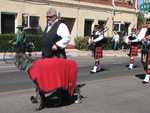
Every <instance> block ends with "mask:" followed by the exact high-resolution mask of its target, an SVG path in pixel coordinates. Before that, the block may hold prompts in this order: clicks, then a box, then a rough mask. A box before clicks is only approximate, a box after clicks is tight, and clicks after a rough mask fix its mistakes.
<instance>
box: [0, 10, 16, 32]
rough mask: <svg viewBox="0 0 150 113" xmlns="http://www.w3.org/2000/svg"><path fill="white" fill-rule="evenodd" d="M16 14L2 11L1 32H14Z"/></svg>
mask: <svg viewBox="0 0 150 113" xmlns="http://www.w3.org/2000/svg"><path fill="white" fill-rule="evenodd" d="M15 16H16V15H15V14H11V13H2V14H1V33H2V34H5V33H14V32H15Z"/></svg>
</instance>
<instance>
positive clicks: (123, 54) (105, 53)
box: [66, 49, 129, 57]
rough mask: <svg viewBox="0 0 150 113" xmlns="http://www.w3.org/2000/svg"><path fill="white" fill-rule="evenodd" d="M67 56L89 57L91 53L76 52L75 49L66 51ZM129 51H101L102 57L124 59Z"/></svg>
mask: <svg viewBox="0 0 150 113" xmlns="http://www.w3.org/2000/svg"><path fill="white" fill-rule="evenodd" d="M66 53H67V55H71V56H91V51H84V50H82V51H81V50H77V49H67V50H66ZM128 53H129V50H126V51H123V50H117V51H114V50H103V56H116V57H126V56H127V54H128Z"/></svg>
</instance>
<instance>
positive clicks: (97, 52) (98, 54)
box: [94, 47, 103, 59]
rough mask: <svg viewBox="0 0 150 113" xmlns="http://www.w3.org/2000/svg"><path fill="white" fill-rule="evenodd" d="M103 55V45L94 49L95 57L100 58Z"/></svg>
mask: <svg viewBox="0 0 150 113" xmlns="http://www.w3.org/2000/svg"><path fill="white" fill-rule="evenodd" d="M102 57H103V50H102V47H95V49H94V58H95V59H99V58H102Z"/></svg>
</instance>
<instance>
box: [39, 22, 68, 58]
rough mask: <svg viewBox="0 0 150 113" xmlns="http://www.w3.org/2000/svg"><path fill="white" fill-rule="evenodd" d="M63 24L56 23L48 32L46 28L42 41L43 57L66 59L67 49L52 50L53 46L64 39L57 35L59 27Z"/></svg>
mask: <svg viewBox="0 0 150 113" xmlns="http://www.w3.org/2000/svg"><path fill="white" fill-rule="evenodd" d="M60 24H61V22H60V21H58V22H56V23H55V24H54V25H53V26H52V28H51V29H50V30H49V31H48V32H47V28H48V26H47V27H46V29H45V31H44V34H43V40H42V44H43V45H42V57H55V56H56V57H63V58H66V54H65V49H61V48H59V47H58V49H57V50H55V51H54V50H52V46H53V45H54V44H55V43H56V42H57V41H59V40H61V39H62V38H61V37H60V36H58V35H57V29H58V27H59V25H60Z"/></svg>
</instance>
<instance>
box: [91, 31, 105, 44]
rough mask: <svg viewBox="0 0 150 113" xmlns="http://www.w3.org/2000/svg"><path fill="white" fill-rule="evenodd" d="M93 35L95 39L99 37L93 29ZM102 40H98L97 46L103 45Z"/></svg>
mask: <svg viewBox="0 0 150 113" xmlns="http://www.w3.org/2000/svg"><path fill="white" fill-rule="evenodd" d="M92 36H93V39H96V38H98V37H99V35H96V31H93V33H92ZM102 40H103V39H102ZM102 40H101V41H98V42H96V43H95V47H99V46H101V45H102Z"/></svg>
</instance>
